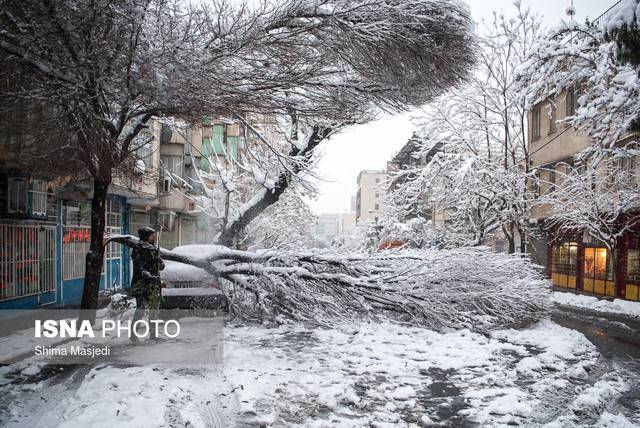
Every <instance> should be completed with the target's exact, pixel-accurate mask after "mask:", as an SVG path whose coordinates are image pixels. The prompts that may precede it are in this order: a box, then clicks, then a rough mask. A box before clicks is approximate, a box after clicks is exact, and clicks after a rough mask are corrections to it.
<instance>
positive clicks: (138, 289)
mask: <svg viewBox="0 0 640 428" xmlns="http://www.w3.org/2000/svg"><path fill="white" fill-rule="evenodd" d="M138 237H139V238H140V241H139V242H138V243H137V244H136V246H135V247H134V248H133V252H132V254H131V258H132V260H133V276H132V278H131V291H130V294H131V295H132V296H133V297H135V298H136V312H135V315H134V316H133V321H132V324H133V323H135V322H136V321H138V320H141V319H142V318H143V317H144V315H145V313H148V315H149V319H150V320H152V319H155V318H156V316H157V312H158V310H159V309H160V300H161V297H162V294H161V293H162V290H161V284H160V271H161V270H162V269H164V263H163V262H162V259H161V258H160V252H159V249H158V248H157V247H156V245H155V242H156V231H155V230H154V229H153V228H151V227H148V226H147V227H143V228H140V229H139V230H138ZM152 337H153V336H152ZM131 338H132V340H134V341H136V340H137V337H136V336H135V335H132V336H131Z"/></svg>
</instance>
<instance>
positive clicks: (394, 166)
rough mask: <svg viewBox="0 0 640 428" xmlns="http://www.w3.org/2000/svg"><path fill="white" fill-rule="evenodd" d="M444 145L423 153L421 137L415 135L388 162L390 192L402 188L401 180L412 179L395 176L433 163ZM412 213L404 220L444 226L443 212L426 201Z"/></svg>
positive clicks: (417, 204) (416, 205) (437, 145)
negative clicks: (414, 218) (421, 220)
mask: <svg viewBox="0 0 640 428" xmlns="http://www.w3.org/2000/svg"><path fill="white" fill-rule="evenodd" d="M442 146H443V144H442V143H436V144H434V145H433V147H432V148H431V149H430V150H428V151H426V152H425V153H422V151H423V150H422V145H421V141H420V137H418V136H417V135H415V134H414V135H413V136H412V137H411V138H410V139H409V140H408V141H407V142H406V143H405V145H404V146H402V148H401V149H400V150H399V151H398V153H396V155H395V156H394V157H393V158H392V159H391V160H390V161H389V162H387V182H388V183H389V188H388V191H389V192H390V193H391V192H393V191H394V190H395V189H396V188H398V187H399V186H402V184H403V182H402V181H401V180H410V179H411V177H407V176H405V177H403V178H401V179H394V178H393V177H394V176H395V174H396V173H397V172H399V171H401V170H406V169H411V168H421V167H425V166H427V165H428V164H429V162H431V160H432V159H433V157H434V156H435V155H436V154H437V153H438V152H439V151H441V150H442ZM411 211H412V213H411V214H410V215H408V216H407V218H405V219H404V220H408V219H410V218H413V217H416V216H420V217H423V218H424V219H426V220H431V221H433V222H434V225H435V224H436V223H435V222H436V220H438V222H439V223H438V224H440V225H442V226H444V221H445V217H446V216H445V215H444V211H443V210H436V209H434V207H432V206H431V205H430V204H429V203H428V202H427V201H426V200H423V201H420V202H416V204H415V206H413V207H412V209H411Z"/></svg>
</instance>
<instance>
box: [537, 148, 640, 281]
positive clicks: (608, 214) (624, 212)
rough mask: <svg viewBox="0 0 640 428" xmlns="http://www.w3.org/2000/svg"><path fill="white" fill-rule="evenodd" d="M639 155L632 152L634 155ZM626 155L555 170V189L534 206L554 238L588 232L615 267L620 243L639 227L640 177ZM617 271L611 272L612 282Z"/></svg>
mask: <svg viewBox="0 0 640 428" xmlns="http://www.w3.org/2000/svg"><path fill="white" fill-rule="evenodd" d="M638 154H639V153H635V156H637V155H638ZM630 159H632V158H630V157H628V156H620V157H615V158H609V159H607V160H606V163H599V166H595V165H596V164H594V163H589V164H588V165H586V166H585V167H583V168H582V167H580V168H576V167H573V166H569V165H567V166H566V167H565V168H564V171H559V170H554V173H555V176H556V180H555V183H549V184H552V185H553V186H554V187H552V188H551V190H550V191H548V192H546V193H545V194H544V195H542V196H541V197H540V198H539V199H538V200H537V201H536V203H537V204H539V205H540V206H541V208H542V209H544V210H546V211H547V213H548V214H547V220H546V223H545V224H546V227H547V229H548V230H549V232H550V233H551V234H552V235H553V234H555V235H558V236H562V235H563V234H572V235H574V236H575V235H581V234H583V233H587V234H588V235H589V236H590V237H591V238H593V239H594V240H595V241H596V242H598V243H600V244H602V245H604V246H605V247H606V248H607V249H608V250H609V257H610V260H611V265H612V266H617V265H618V264H617V261H618V260H617V257H618V254H617V251H616V249H617V248H618V244H619V242H620V240H621V239H622V238H623V237H624V236H625V235H626V234H628V233H630V232H634V231H635V230H637V227H638V226H639V225H640V215H638V214H637V210H638V208H640V181H639V179H640V177H639V176H638V173H637V170H636V166H635V164H634V163H633V162H632V161H630ZM616 273H617V272H616V269H613V275H614V278H613V279H614V281H615V279H616V278H615V275H616Z"/></svg>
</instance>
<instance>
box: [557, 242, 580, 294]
mask: <svg viewBox="0 0 640 428" xmlns="http://www.w3.org/2000/svg"><path fill="white" fill-rule="evenodd" d="M577 263H578V244H577V243H576V242H565V243H563V244H560V245H555V246H554V247H553V249H552V265H551V272H552V278H551V279H552V282H553V285H555V286H557V287H565V288H575V287H576V266H577Z"/></svg>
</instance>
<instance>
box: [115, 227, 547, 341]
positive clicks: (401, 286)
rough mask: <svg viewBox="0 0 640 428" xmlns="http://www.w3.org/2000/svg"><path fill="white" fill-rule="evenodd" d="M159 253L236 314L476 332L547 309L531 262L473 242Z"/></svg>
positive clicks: (520, 322)
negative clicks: (216, 288) (202, 278)
mask: <svg viewBox="0 0 640 428" xmlns="http://www.w3.org/2000/svg"><path fill="white" fill-rule="evenodd" d="M113 239H114V240H116V241H119V242H132V241H135V240H136V238H133V237H115V238H113ZM161 256H162V257H163V258H164V259H166V260H173V261H177V262H180V263H185V264H190V265H193V266H196V267H199V268H201V269H204V270H206V271H207V272H208V273H210V274H211V275H212V276H214V277H216V278H218V279H219V281H220V283H221V284H222V289H223V291H224V293H225V295H226V297H227V299H228V302H229V309H230V312H231V314H232V315H234V316H235V317H237V318H238V319H239V320H241V321H257V322H275V323H280V322H286V321H300V322H305V323H309V324H315V325H324V326H333V325H336V324H337V323H341V322H346V323H351V322H354V321H355V320H357V319H359V318H364V319H370V320H380V319H384V318H388V319H392V320H395V321H399V322H403V323H408V324H412V325H421V326H427V327H429V328H432V329H438V330H440V329H448V328H468V329H471V330H474V331H482V332H486V331H488V330H491V329H493V328H496V327H505V326H507V327H509V326H512V327H522V326H525V325H527V324H529V323H531V322H534V321H537V320H539V319H540V318H541V317H542V316H544V314H545V312H546V310H547V297H548V287H547V284H546V281H545V280H544V279H543V278H542V276H541V272H540V271H539V269H538V268H536V267H534V266H533V265H532V264H531V262H529V261H528V260H526V259H524V258H521V257H514V256H512V255H507V254H494V253H491V252H488V251H485V250H482V249H477V248H465V249H458V250H433V249H422V250H411V251H407V250H403V251H391V250H390V251H383V252H376V253H365V254H362V253H357V252H353V251H349V252H346V253H345V252H341V251H335V250H328V251H324V252H318V251H314V252H304V251H293V252H290V251H280V250H279V251H273V250H263V251H238V250H232V249H229V248H228V247H223V246H216V245H212V246H201V245H197V246H193V247H189V246H185V247H180V248H178V249H176V250H173V251H166V250H161Z"/></svg>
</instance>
